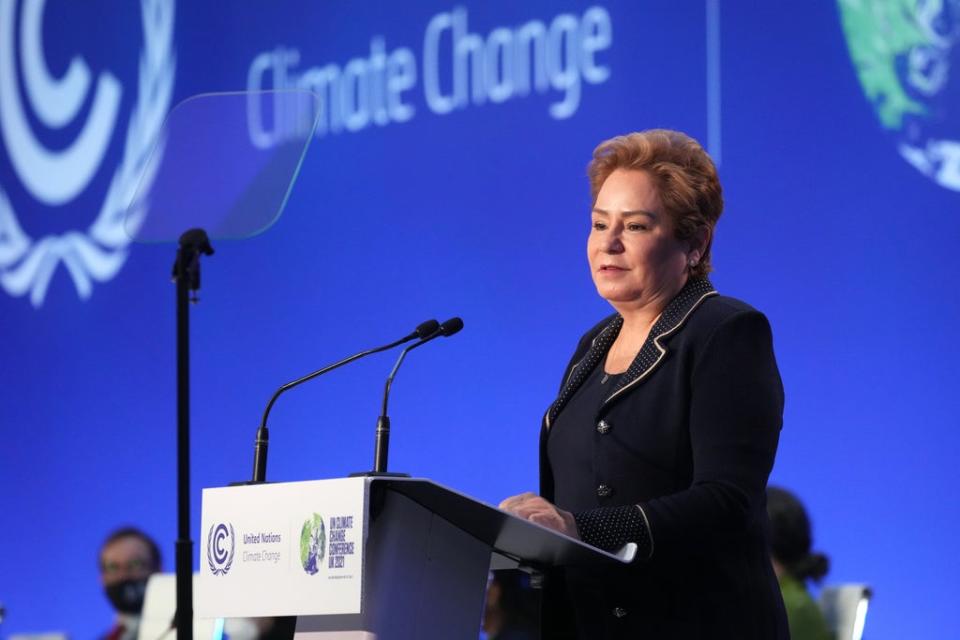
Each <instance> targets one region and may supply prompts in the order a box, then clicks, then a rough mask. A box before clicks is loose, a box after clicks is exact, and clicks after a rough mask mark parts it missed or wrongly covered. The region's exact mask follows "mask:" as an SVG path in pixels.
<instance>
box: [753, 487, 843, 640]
mask: <svg viewBox="0 0 960 640" xmlns="http://www.w3.org/2000/svg"><path fill="white" fill-rule="evenodd" d="M767 515H768V516H769V517H770V558H771V560H772V562H773V571H774V573H776V574H777V581H778V582H779V583H780V592H781V594H782V595H783V604H784V606H785V607H786V609H787V623H788V625H789V626H790V637H791V638H792V640H831V639H832V638H833V634H832V633H831V632H830V629H829V627H828V626H827V623H826V620H824V617H823V613H822V612H821V611H820V607H818V606H817V603H816V602H814V601H813V598H812V597H811V596H810V593H809V592H808V591H807V583H808V581H810V580H813V581H814V582H820V580H821V579H822V578H823V577H824V576H825V575H827V571H829V569H830V560H829V558H827V556H825V555H824V554H822V553H814V552H812V551H811V550H810V549H811V546H812V543H813V536H812V533H811V527H810V518H809V517H808V516H807V511H806V509H804V508H803V503H801V502H800V500H799V499H797V497H796V496H795V495H793V494H792V493H790V492H789V491H787V490H785V489H781V488H780V487H774V486H770V487H768V488H767Z"/></svg>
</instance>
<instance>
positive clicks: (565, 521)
mask: <svg viewBox="0 0 960 640" xmlns="http://www.w3.org/2000/svg"><path fill="white" fill-rule="evenodd" d="M500 508H501V509H503V510H504V511H507V512H509V513H512V514H513V515H515V516H517V517H518V518H523V519H524V520H529V521H530V522H536V523H537V524H539V525H543V526H544V527H548V528H550V529H555V530H556V531H559V532H560V533H562V534H564V535H567V536H570V537H571V538H575V539H577V540H579V539H580V534H579V533H577V523H576V521H575V520H574V519H573V514H572V513H570V512H569V511H564V510H563V509H559V508H557V507H556V506H555V505H553V504H551V503H550V502H547V501H546V500H544V499H543V498H541V497H540V496H538V495H537V494H535V493H530V492H529V491H528V492H527V493H521V494H520V495H518V496H513V497H512V498H507V499H506V500H504V501H503V502H501V503H500Z"/></svg>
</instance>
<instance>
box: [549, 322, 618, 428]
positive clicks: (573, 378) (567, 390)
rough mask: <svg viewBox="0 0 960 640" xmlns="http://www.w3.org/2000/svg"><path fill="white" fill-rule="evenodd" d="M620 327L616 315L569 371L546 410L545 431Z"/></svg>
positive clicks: (591, 369) (605, 351)
mask: <svg viewBox="0 0 960 640" xmlns="http://www.w3.org/2000/svg"><path fill="white" fill-rule="evenodd" d="M622 326H623V318H622V317H621V316H619V315H617V316H616V317H614V318H613V320H611V321H610V323H609V324H607V326H605V327H604V328H603V329H602V330H601V331H600V333H598V334H597V336H596V337H595V338H594V339H593V342H591V343H590V349H589V350H588V351H587V353H586V355H585V356H583V357H582V358H581V359H580V360H579V361H578V362H577V364H575V365H573V368H572V369H570V373H569V374H567V380H566V382H564V383H563V389H561V390H560V395H559V396H557V399H556V400H554V401H553V404H552V405H550V408H549V409H547V415H546V416H544V424H545V425H546V427H547V429H549V428H550V426H551V425H552V424H553V421H554V420H555V419H556V418H557V416H558V415H559V414H560V411H562V410H563V408H564V407H565V406H567V402H569V401H570V398H571V397H573V394H574V393H575V392H576V390H577V389H579V388H580V385H581V384H583V381H584V380H586V379H587V376H589V375H590V372H591V371H593V369H594V367H596V366H597V363H599V362H600V361H601V360H602V359H603V358H604V356H606V355H607V351H608V350H609V349H610V345H611V344H613V341H614V340H615V339H616V337H617V335H618V334H619V333H620V327H622Z"/></svg>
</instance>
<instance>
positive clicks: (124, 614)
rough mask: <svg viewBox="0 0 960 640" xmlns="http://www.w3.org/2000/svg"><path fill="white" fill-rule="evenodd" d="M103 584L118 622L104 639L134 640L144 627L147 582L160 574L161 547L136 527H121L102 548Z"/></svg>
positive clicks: (101, 570)
mask: <svg viewBox="0 0 960 640" xmlns="http://www.w3.org/2000/svg"><path fill="white" fill-rule="evenodd" d="M99 563H100V583H101V584H102V585H103V590H104V593H105V594H106V596H107V600H109V601H110V604H111V606H112V607H113V609H114V611H116V619H115V620H114V623H113V627H112V628H111V629H110V631H108V632H107V633H106V634H104V635H103V636H101V638H102V639H103V640H133V639H134V638H136V637H137V628H138V627H139V625H140V612H141V610H142V609H143V598H144V594H145V593H146V590H147V580H148V579H149V578H150V576H151V575H152V574H154V573H157V572H158V571H160V565H161V558H160V548H159V547H158V546H157V543H156V542H154V540H153V538H151V537H150V536H148V535H147V534H146V533H144V532H143V531H141V530H140V529H137V528H135V527H121V528H119V529H117V530H115V531H113V532H112V533H111V534H110V535H108V536H107V539H106V540H105V541H104V543H103V545H102V546H101V547H100V554H99Z"/></svg>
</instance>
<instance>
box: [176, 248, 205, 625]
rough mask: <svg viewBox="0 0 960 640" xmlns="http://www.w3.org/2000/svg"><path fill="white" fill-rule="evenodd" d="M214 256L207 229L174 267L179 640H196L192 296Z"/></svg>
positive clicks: (182, 251)
mask: <svg viewBox="0 0 960 640" xmlns="http://www.w3.org/2000/svg"><path fill="white" fill-rule="evenodd" d="M201 255H206V256H209V255H213V247H212V246H210V239H209V238H208V237H207V233H206V231H204V230H203V229H190V230H189V231H186V232H185V233H184V234H183V235H182V236H180V248H179V249H178V250H177V259H176V261H175V262H174V263H173V280H174V282H175V283H176V285H177V542H176V572H177V573H176V575H177V613H176V617H175V619H174V622H175V625H176V628H177V638H178V640H193V540H191V539H190V303H191V302H194V303H196V302H197V300H198V299H197V297H196V295H194V296H193V297H192V298H191V296H190V293H191V292H196V291H197V290H198V289H199V288H200V256H201Z"/></svg>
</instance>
